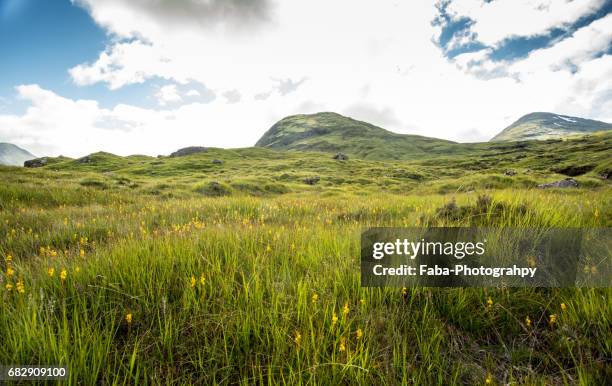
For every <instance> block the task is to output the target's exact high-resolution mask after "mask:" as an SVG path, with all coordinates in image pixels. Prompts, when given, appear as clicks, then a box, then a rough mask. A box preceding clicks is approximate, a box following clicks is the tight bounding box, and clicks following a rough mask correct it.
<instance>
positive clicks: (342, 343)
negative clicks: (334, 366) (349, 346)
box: [339, 338, 346, 352]
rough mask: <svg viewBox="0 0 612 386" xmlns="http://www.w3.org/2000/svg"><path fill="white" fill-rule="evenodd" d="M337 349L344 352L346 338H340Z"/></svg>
mask: <svg viewBox="0 0 612 386" xmlns="http://www.w3.org/2000/svg"><path fill="white" fill-rule="evenodd" d="M339 350H340V352H345V351H346V339H344V338H341V339H340V347H339Z"/></svg>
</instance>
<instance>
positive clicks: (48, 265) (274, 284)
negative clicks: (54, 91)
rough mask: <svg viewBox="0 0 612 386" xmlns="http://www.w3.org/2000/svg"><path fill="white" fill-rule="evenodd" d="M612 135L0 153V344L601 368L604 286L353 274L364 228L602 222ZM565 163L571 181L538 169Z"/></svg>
mask: <svg viewBox="0 0 612 386" xmlns="http://www.w3.org/2000/svg"><path fill="white" fill-rule="evenodd" d="M349 137H350V136H349ZM348 140H350V138H349V139H348ZM381 141H382V140H381ZM611 141H612V135H610V134H598V135H593V136H589V137H583V138H574V139H568V140H552V141H543V142H516V143H491V144H478V145H464V146H463V147H462V146H458V145H454V144H449V143H444V142H433V143H431V144H430V145H431V146H432V148H431V149H436V148H438V147H440V148H442V147H452V148H453V149H455V153H452V152H441V153H440V154H437V153H435V151H433V152H432V151H430V150H431V149H429V150H427V151H425V149H426V147H427V146H428V145H425V144H421V145H419V146H422V147H421V150H423V153H422V156H420V157H416V158H413V159H399V160H389V159H386V160H383V159H376V158H377V157H378V156H377V157H373V155H374V154H375V153H368V154H365V158H366V159H362V158H359V157H357V156H356V155H357V154H360V152H361V150H360V149H362V150H363V149H365V148H360V147H357V148H352V147H351V148H349V149H334V151H336V150H342V151H346V152H347V153H348V154H349V159H348V160H345V161H339V160H335V159H333V155H334V154H333V152H332V153H328V152H312V151H311V152H305V151H298V150H297V149H296V150H295V151H281V150H275V149H269V148H262V147H256V148H247V149H234V150H223V149H213V148H208V149H202V148H198V149H196V150H197V152H195V153H194V152H193V151H192V150H193V149H192V150H190V151H188V152H177V153H175V154H174V156H173V157H159V158H154V157H147V156H130V157H120V156H116V155H112V154H109V153H96V154H91V155H89V156H86V157H83V158H80V159H65V158H58V159H48V160H47V163H46V166H42V167H39V168H16V167H0V178H1V179H2V181H3V184H2V185H0V271H1V272H0V283H1V287H0V299H1V301H2V307H0V342H2V344H0V363H18V364H19V363H28V364H58V365H66V366H68V367H69V369H70V379H69V381H68V382H67V383H68V384H86V385H93V384H147V383H152V384H160V383H167V384H321V385H331V384H377V385H396V384H426V385H430V384H438V385H453V384H581V385H590V384H605V383H606V381H605V380H606V379H610V378H611V377H612V373H611V372H610V366H609V358H611V357H612V346H611V345H610V342H611V341H612V339H611V334H610V331H611V329H610V325H611V323H612V307H611V303H610V299H611V298H610V295H611V291H610V289H608V288H599V289H587V288H581V289H575V288H568V289H545V288H519V289H507V288H505V289H492V288H466V289H460V288H458V289H446V288H381V289H373V288H362V287H361V286H360V280H359V279H360V272H359V249H360V245H359V237H360V232H361V231H362V230H363V229H365V228H367V227H373V226H411V227H427V226H462V225H476V224H477V225H483V226H493V227H506V226H515V227H535V228H540V229H547V228H551V227H609V226H610V225H612V202H611V200H610V197H612V187H611V186H610V180H609V178H610V177H609V176H610V171H611V169H612V165H611V164H610V162H611V160H610V156H609V154H610V147H611ZM425 142H427V141H425ZM271 143H273V142H271ZM423 146H424V147H423ZM351 149H355V150H351ZM319 150H323V149H319ZM378 151H379V153H377V154H378V155H381V156H382V154H384V152H383V150H377V152H378ZM385 151H386V150H385ZM396 151H397V153H396V155H397V156H398V157H399V155H400V154H401V152H400V150H399V148H397V149H396ZM184 154H186V155H184ZM400 158H401V157H400ZM568 176H574V178H575V179H576V181H577V182H578V187H577V188H567V189H539V188H537V185H538V184H541V183H544V182H550V181H556V180H560V179H563V178H566V177H568ZM315 177H318V179H317V178H315ZM582 268H583V269H584V270H585V272H586V273H588V274H592V275H598V274H600V273H599V272H598V271H597V270H596V269H595V268H593V267H590V266H585V267H582Z"/></svg>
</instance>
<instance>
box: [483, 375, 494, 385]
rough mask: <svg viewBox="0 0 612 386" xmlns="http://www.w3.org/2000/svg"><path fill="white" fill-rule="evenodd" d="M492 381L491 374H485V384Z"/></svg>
mask: <svg viewBox="0 0 612 386" xmlns="http://www.w3.org/2000/svg"><path fill="white" fill-rule="evenodd" d="M492 383H493V378H491V374H487V378H486V379H485V384H487V385H490V384H492Z"/></svg>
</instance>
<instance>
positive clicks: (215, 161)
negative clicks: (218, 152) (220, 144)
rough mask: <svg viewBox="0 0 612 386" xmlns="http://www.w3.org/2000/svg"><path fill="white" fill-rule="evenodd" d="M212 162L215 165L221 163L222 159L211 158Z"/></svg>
mask: <svg viewBox="0 0 612 386" xmlns="http://www.w3.org/2000/svg"><path fill="white" fill-rule="evenodd" d="M212 163H213V164H215V165H221V164H222V163H223V161H221V160H220V159H214V160H212Z"/></svg>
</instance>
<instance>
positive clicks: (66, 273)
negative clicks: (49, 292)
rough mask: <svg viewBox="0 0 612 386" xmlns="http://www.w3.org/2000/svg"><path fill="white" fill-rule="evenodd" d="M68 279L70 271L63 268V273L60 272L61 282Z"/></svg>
mask: <svg viewBox="0 0 612 386" xmlns="http://www.w3.org/2000/svg"><path fill="white" fill-rule="evenodd" d="M67 277H68V271H66V268H62V271H61V272H60V280H61V281H65V280H66V278H67Z"/></svg>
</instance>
